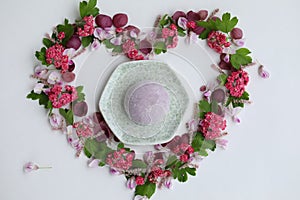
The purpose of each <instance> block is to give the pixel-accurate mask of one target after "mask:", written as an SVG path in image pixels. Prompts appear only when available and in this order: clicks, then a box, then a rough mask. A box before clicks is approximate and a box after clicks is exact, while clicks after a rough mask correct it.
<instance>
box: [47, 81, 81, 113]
mask: <svg viewBox="0 0 300 200" xmlns="http://www.w3.org/2000/svg"><path fill="white" fill-rule="evenodd" d="M62 89H63V88H62V86H60V85H58V84H55V85H54V86H53V87H52V88H51V89H50V91H49V93H48V97H49V100H50V101H51V102H52V106H53V107H54V108H61V107H62V106H64V105H66V104H68V103H70V102H72V101H74V100H76V99H77V98H78V97H77V91H76V89H75V87H73V86H70V85H66V86H65V91H62Z"/></svg>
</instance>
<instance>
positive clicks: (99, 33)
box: [94, 28, 114, 41]
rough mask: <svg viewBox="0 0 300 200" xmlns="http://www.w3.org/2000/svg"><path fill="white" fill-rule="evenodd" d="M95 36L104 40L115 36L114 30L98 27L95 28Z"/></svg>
mask: <svg viewBox="0 0 300 200" xmlns="http://www.w3.org/2000/svg"><path fill="white" fill-rule="evenodd" d="M94 36H95V37H96V38H98V39H99V40H101V41H102V40H105V39H111V38H113V36H114V32H113V31H112V30H111V29H102V28H96V29H95V30H94Z"/></svg>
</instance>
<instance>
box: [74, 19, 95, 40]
mask: <svg viewBox="0 0 300 200" xmlns="http://www.w3.org/2000/svg"><path fill="white" fill-rule="evenodd" d="M83 22H84V25H83V28H82V27H78V28H77V34H78V35H79V36H81V37H87V36H90V35H93V33H94V29H95V28H94V18H93V16H86V17H84V18H83Z"/></svg>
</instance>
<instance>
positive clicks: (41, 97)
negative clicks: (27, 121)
mask: <svg viewBox="0 0 300 200" xmlns="http://www.w3.org/2000/svg"><path fill="white" fill-rule="evenodd" d="M27 98H28V99H32V100H39V104H40V105H43V106H44V107H45V108H46V109H52V103H51V101H50V100H49V98H48V96H47V95H46V94H45V93H44V92H41V94H37V93H34V91H33V90H32V91H31V93H29V94H28V95H27Z"/></svg>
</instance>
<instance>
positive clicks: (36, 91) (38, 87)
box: [33, 83, 45, 94]
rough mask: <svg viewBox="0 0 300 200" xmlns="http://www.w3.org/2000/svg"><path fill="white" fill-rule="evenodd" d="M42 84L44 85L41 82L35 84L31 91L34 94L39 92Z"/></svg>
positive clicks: (42, 86)
mask: <svg viewBox="0 0 300 200" xmlns="http://www.w3.org/2000/svg"><path fill="white" fill-rule="evenodd" d="M44 86H45V85H44V84H43V83H37V84H35V86H34V89H33V92H34V93H36V94H41V92H42V91H43V88H44Z"/></svg>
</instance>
